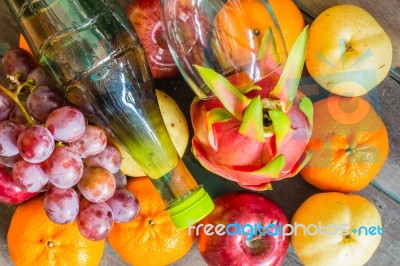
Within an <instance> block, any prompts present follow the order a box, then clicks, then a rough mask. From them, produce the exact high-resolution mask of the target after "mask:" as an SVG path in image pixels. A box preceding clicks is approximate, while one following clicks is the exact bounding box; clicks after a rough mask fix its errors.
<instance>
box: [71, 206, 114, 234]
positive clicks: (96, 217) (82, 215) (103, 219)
mask: <svg viewBox="0 0 400 266" xmlns="http://www.w3.org/2000/svg"><path fill="white" fill-rule="evenodd" d="M113 223H114V217H113V212H112V210H111V208H110V206H108V204H107V203H105V202H100V203H92V202H88V203H86V204H85V206H83V207H82V208H81V209H80V211H79V214H78V228H79V231H80V232H81V234H82V235H83V236H84V237H86V238H87V239H90V240H93V241H97V240H101V239H104V238H106V236H107V235H108V233H109V232H110V230H111V227H112V225H113Z"/></svg>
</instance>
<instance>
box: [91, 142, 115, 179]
mask: <svg viewBox="0 0 400 266" xmlns="http://www.w3.org/2000/svg"><path fill="white" fill-rule="evenodd" d="M84 161H85V164H86V165H87V166H100V167H104V168H106V169H107V170H108V171H110V172H111V173H113V174H114V173H116V172H117V171H118V170H119V168H120V167H121V162H122V155H121V152H120V151H119V150H118V149H117V148H115V147H114V146H112V145H107V146H106V148H105V149H104V150H103V151H102V152H100V153H99V154H96V155H93V156H89V157H88V158H86V159H85V160H84Z"/></svg>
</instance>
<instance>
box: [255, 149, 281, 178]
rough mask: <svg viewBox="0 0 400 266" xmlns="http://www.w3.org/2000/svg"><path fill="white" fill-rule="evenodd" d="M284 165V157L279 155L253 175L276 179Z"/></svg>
mask: <svg viewBox="0 0 400 266" xmlns="http://www.w3.org/2000/svg"><path fill="white" fill-rule="evenodd" d="M285 164H286V158H285V155H283V154H280V155H278V156H277V157H275V158H274V159H273V160H272V161H270V162H269V163H268V164H267V165H266V166H264V167H263V168H261V169H258V170H257V171H254V172H253V173H256V174H262V175H265V176H269V177H273V178H278V177H279V175H280V173H281V171H282V169H283V167H285Z"/></svg>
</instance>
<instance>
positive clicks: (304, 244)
mask: <svg viewBox="0 0 400 266" xmlns="http://www.w3.org/2000/svg"><path fill="white" fill-rule="evenodd" d="M292 226H293V228H291V229H292V232H291V233H292V234H291V237H290V238H291V245H292V247H293V249H294V251H295V252H296V254H297V256H298V257H299V259H300V260H301V262H302V263H303V264H304V265H307V266H312V265H324V266H330V265H332V266H337V265H341V266H358V265H360V266H361V265H364V264H365V263H366V262H367V261H368V260H369V259H370V258H371V257H372V255H373V254H374V252H375V250H376V249H377V248H378V246H379V243H380V241H381V238H382V233H383V228H382V221H381V217H380V214H379V212H378V210H377V209H376V207H375V206H374V205H373V204H372V203H371V202H370V201H369V200H367V199H366V198H364V197H362V196H359V195H348V194H342V193H338V192H325V193H319V194H315V195H313V196H311V197H310V198H308V199H307V200H306V201H305V202H304V203H303V204H302V205H301V206H300V207H299V209H298V210H297V211H296V212H295V214H294V216H293V219H292Z"/></svg>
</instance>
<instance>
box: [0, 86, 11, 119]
mask: <svg viewBox="0 0 400 266" xmlns="http://www.w3.org/2000/svg"><path fill="white" fill-rule="evenodd" d="M13 106H14V103H13V101H12V100H11V98H10V97H8V96H7V95H6V94H5V93H4V92H2V91H0V122H1V121H4V120H7V119H8V117H9V116H10V114H11V111H12V109H13Z"/></svg>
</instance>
